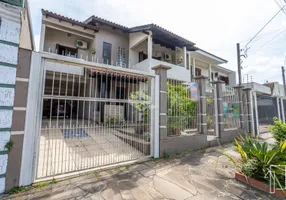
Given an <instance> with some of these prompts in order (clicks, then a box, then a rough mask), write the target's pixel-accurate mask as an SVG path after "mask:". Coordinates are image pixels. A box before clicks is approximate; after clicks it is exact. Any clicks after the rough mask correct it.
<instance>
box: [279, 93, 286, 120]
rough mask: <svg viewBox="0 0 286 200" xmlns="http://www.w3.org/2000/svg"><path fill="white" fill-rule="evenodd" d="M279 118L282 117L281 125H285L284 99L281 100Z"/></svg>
mask: <svg viewBox="0 0 286 200" xmlns="http://www.w3.org/2000/svg"><path fill="white" fill-rule="evenodd" d="M280 100H281V101H280V102H281V117H282V121H283V123H285V112H284V99H283V98H281V99H280Z"/></svg>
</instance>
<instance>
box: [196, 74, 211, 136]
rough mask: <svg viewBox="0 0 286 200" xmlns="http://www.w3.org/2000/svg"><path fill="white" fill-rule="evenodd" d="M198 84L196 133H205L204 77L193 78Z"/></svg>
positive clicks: (205, 78) (205, 103)
mask: <svg viewBox="0 0 286 200" xmlns="http://www.w3.org/2000/svg"><path fill="white" fill-rule="evenodd" d="M194 79H195V80H196V82H197V83H198V90H199V99H198V113H197V115H198V123H197V127H198V133H200V134H206V133H207V129H208V127H207V99H206V80H207V77H205V76H198V77H195V78H194Z"/></svg>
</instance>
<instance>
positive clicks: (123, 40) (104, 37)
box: [95, 26, 129, 65]
mask: <svg viewBox="0 0 286 200" xmlns="http://www.w3.org/2000/svg"><path fill="white" fill-rule="evenodd" d="M103 42H107V43H110V44H111V60H112V63H114V65H115V63H116V62H117V57H118V47H121V48H125V51H126V61H125V62H126V64H128V63H129V56H128V50H129V34H127V33H123V32H122V31H120V30H113V29H112V28H109V27H106V26H101V27H100V30H99V32H98V33H97V34H96V42H95V46H96V48H95V50H96V57H98V58H99V62H102V53H103V52H102V50H103Z"/></svg>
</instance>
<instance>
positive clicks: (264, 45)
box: [253, 29, 285, 53]
mask: <svg viewBox="0 0 286 200" xmlns="http://www.w3.org/2000/svg"><path fill="white" fill-rule="evenodd" d="M282 33H285V29H284V30H283V31H281V32H280V33H278V34H277V35H275V36H274V37H273V38H271V39H270V40H269V41H267V42H266V43H264V44H263V45H262V46H260V47H259V48H258V49H257V50H256V51H254V52H253V53H256V52H258V51H259V50H260V49H262V48H263V47H265V46H266V45H268V44H269V43H271V42H272V41H273V40H274V39H275V38H277V37H278V36H279V35H281V34H282Z"/></svg>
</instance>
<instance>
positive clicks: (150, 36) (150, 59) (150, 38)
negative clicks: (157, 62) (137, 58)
mask: <svg viewBox="0 0 286 200" xmlns="http://www.w3.org/2000/svg"><path fill="white" fill-rule="evenodd" d="M147 48H148V49H147V54H148V55H147V56H148V60H149V68H150V67H151V61H152V53H153V39H152V33H151V32H149V35H148V47H147Z"/></svg>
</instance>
